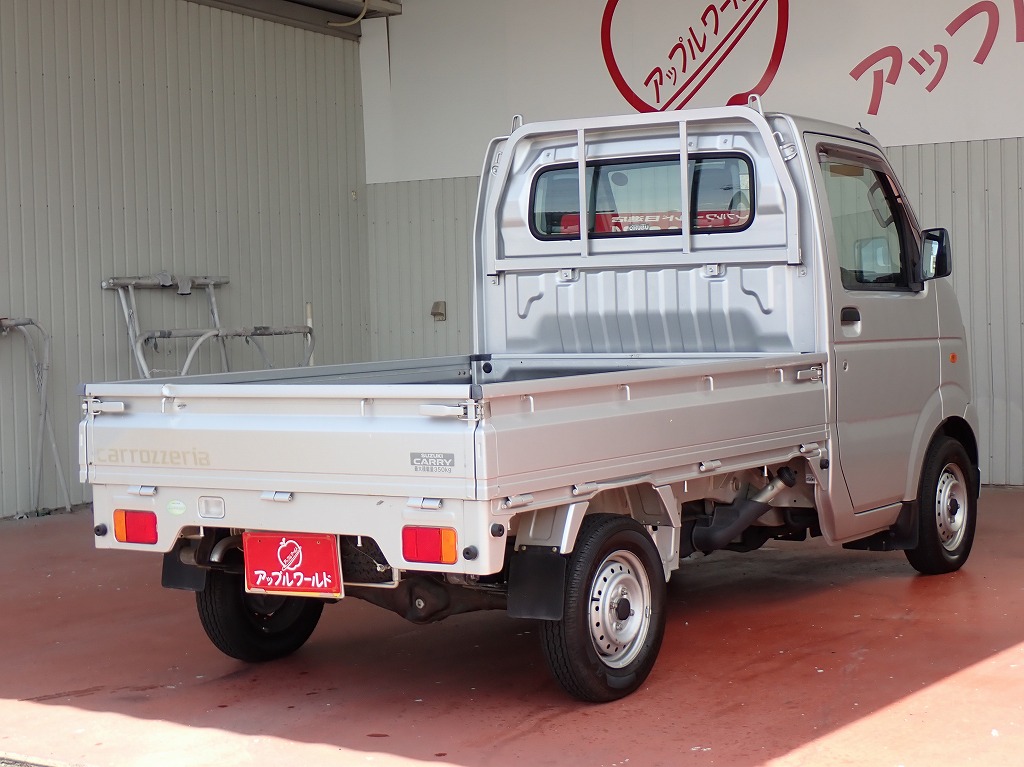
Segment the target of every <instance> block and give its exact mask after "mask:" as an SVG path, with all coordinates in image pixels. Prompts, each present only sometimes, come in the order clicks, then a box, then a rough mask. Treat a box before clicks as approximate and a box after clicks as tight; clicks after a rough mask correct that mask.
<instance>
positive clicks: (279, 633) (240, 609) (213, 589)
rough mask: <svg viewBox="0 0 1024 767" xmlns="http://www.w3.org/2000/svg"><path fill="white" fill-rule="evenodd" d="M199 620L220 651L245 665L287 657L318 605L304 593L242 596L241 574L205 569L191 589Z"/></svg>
mask: <svg viewBox="0 0 1024 767" xmlns="http://www.w3.org/2000/svg"><path fill="white" fill-rule="evenodd" d="M196 607H197V608H198V610H199V620H200V621H201V622H202V624H203V629H205V631H206V635H207V636H208V637H210V641H211V642H213V643H214V645H216V647H217V649H218V650H220V651H221V652H222V653H224V654H225V655H229V656H230V657H232V658H237V659H238V660H244V661H247V662H249V663H259V662H261V661H268V660H275V659H277V658H283V657H284V656H286V655H291V654H292V653H293V652H295V651H296V650H298V649H299V648H300V647H302V645H303V644H305V642H306V640H307V639H309V637H310V635H311V634H312V633H313V629H315V628H316V624H317V622H318V621H319V620H320V613H321V612H323V609H324V603H323V602H322V601H321V600H319V599H308V598H306V597H282V596H269V595H263V594H248V593H246V591H245V584H244V582H243V580H242V576H241V575H239V574H237V573H227V572H224V571H222V570H211V571H210V572H209V573H208V574H207V577H206V588H204V589H203V590H202V591H198V592H196Z"/></svg>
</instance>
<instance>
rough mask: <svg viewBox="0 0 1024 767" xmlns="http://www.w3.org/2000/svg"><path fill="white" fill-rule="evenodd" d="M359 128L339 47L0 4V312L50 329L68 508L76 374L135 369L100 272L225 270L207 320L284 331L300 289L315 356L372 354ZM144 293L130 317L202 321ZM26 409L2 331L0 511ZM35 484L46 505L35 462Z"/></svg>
mask: <svg viewBox="0 0 1024 767" xmlns="http://www.w3.org/2000/svg"><path fill="white" fill-rule="evenodd" d="M362 137H363V123H362V109H361V96H360V77H359V59H358V44H357V43H355V42H351V41H346V40H341V39H338V38H335V37H327V36H324V35H319V34H315V33H312V32H307V31H301V30H298V29H295V28H292V27H285V26H280V25H276V24H272V23H269V22H265V21H261V20H257V19H253V18H249V17H245V16H241V15H237V14H233V13H229V12H225V11H220V10H216V9H212V8H209V7H205V6H199V5H195V4H193V3H189V2H184V1H183V0H0V316H6V317H22V316H26V317H32V318H35V319H36V320H37V321H38V322H39V323H40V324H41V325H43V326H44V327H45V328H46V329H47V330H49V331H50V332H51V333H52V335H53V338H54V342H53V349H54V358H53V363H52V369H51V371H50V397H49V401H50V408H51V412H52V414H53V420H54V424H55V427H56V436H57V440H58V442H59V445H60V448H61V458H62V461H63V463H64V470H65V474H66V475H67V476H68V482H69V484H70V486H71V490H72V493H73V501H75V502H79V501H81V500H83V498H84V490H83V488H82V487H81V486H80V485H79V484H78V482H77V451H76V449H75V446H76V439H77V437H76V431H75V428H76V424H77V420H78V413H79V410H78V408H79V402H78V399H77V396H76V390H77V386H78V384H79V383H80V382H82V381H89V380H100V379H112V378H128V377H131V376H132V375H134V374H135V371H134V369H133V367H132V365H131V361H130V357H129V354H128V347H127V341H126V337H125V323H124V319H123V316H122V314H121V310H120V308H119V306H118V304H117V298H116V295H115V294H114V293H111V292H107V291H102V290H101V289H100V282H101V280H102V279H104V278H106V277H110V276H114V275H118V276H123V275H137V274H151V273H155V272H158V271H160V270H167V271H169V272H170V273H172V274H176V275H178V274H209V275H224V276H227V277H229V278H230V280H231V283H230V284H229V285H228V286H226V287H225V288H223V289H222V292H221V293H220V296H219V304H220V311H221V317H222V322H223V324H224V325H229V326H249V325H253V324H265V325H294V324H301V323H302V321H303V317H304V304H305V302H307V301H310V302H312V304H313V312H314V327H315V329H316V332H317V351H316V357H317V361H318V362H341V361H350V360H360V359H366V358H367V357H368V356H369V344H368V343H367V339H368V333H367V329H368V324H367V323H368V315H367V308H368V302H367V301H366V298H365V286H366V285H367V284H368V282H369V271H368V262H367V253H368V248H367V245H366V195H365V188H366V187H365V174H364V167H365V161H364V156H363V141H362ZM141 299H145V303H144V304H142V305H141V306H140V315H143V317H142V322H143V326H144V327H149V328H160V327H171V326H181V325H197V324H198V325H200V326H206V325H208V322H209V320H208V317H207V314H206V307H205V303H204V302H203V298H202V296H201V295H200V294H198V293H197V294H196V295H193V296H192V297H190V298H180V297H176V296H174V295H173V291H162V292H160V293H159V294H158V295H152V294H147V295H145V296H141V297H140V300H141ZM271 346H272V352H273V354H274V356H275V361H276V362H277V363H278V364H282V363H285V364H286V363H288V362H290V361H292V360H297V359H299V358H300V357H299V345H298V343H297V342H296V341H295V340H294V339H288V340H284V341H281V342H280V343H278V344H272V345H271ZM162 348H168V347H162ZM232 349H233V354H232V361H233V363H234V364H235V365H236V366H237V367H243V366H252V365H253V363H254V360H253V359H252V353H251V350H249V349H247V348H246V347H245V346H244V344H242V343H241V342H234V344H233V346H232ZM161 353H162V352H161ZM214 360H215V357H214V356H213V355H210V354H208V355H204V358H203V359H202V360H201V367H200V369H202V368H203V366H206V367H210V366H211V365H213V364H214V362H213V361H214ZM172 362H173V360H172ZM36 413H37V405H36V401H35V398H34V386H33V384H32V376H31V373H30V371H29V366H28V364H27V359H26V354H25V344H24V343H23V342H22V339H21V338H19V337H17V336H16V335H15V334H10V335H9V336H8V337H5V338H4V337H0V515H12V514H16V513H19V512H24V511H30V510H31V509H29V508H28V506H29V503H30V497H31V481H30V476H31V467H30V465H29V464H30V453H31V452H32V451H31V450H30V444H31V443H32V442H33V440H34V439H35V430H36ZM42 488H43V489H42V494H41V498H40V505H41V506H42V507H53V506H57V505H59V504H61V503H62V498H61V497H60V493H59V491H58V484H57V482H56V474H55V471H54V467H53V461H52V460H51V459H49V457H48V453H47V454H44V461H43V481H42Z"/></svg>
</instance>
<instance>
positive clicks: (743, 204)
mask: <svg viewBox="0 0 1024 767" xmlns="http://www.w3.org/2000/svg"><path fill="white" fill-rule="evenodd" d="M586 173H587V178H586V182H587V183H586V195H587V206H586V210H587V219H588V220H587V234H588V237H623V236H637V235H659V234H680V233H681V232H682V222H683V218H682V215H683V214H682V207H683V206H682V194H681V192H680V189H681V183H682V177H681V174H680V172H679V158H678V156H676V157H658V158H645V159H630V160H611V161H600V162H594V163H591V164H588V165H587V169H586ZM687 177H688V179H689V187H690V188H689V192H690V194H689V198H690V204H689V209H690V210H689V219H690V231H691V232H693V233H695V234H707V233H715V232H738V231H742V230H743V229H746V228H747V227H748V226H750V224H751V221H752V219H753V203H754V199H753V194H754V191H753V190H754V179H753V170H752V166H751V163H750V160H749V159H748V158H747V157H745V156H743V155H736V154H729V155H700V156H691V157H690V158H689V161H688V163H687ZM530 228H531V230H532V232H533V234H534V236H535V237H537V238H539V239H542V240H561V239H568V240H571V239H579V237H580V188H579V166H578V165H575V164H573V165H560V166H552V167H550V168H547V169H545V170H543V171H541V172H540V173H539V174H537V176H536V178H535V179H534V183H533V189H532V193H531V195H530Z"/></svg>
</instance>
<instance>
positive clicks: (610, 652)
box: [541, 514, 666, 703]
mask: <svg viewBox="0 0 1024 767" xmlns="http://www.w3.org/2000/svg"><path fill="white" fill-rule="evenodd" d="M665 593H666V588H665V571H664V569H663V567H662V563H661V557H660V555H659V554H658V549H657V548H656V547H655V546H654V542H653V541H652V540H651V537H650V536H649V535H648V534H647V531H646V530H645V529H644V528H643V527H642V526H641V525H640V524H639V523H637V522H636V521H634V520H633V519H631V518H629V517H623V516H619V515H615V514H595V515H593V516H589V517H586V518H584V520H583V524H582V526H581V527H580V532H579V536H578V537H577V539H576V546H575V548H574V550H573V553H572V555H571V557H570V559H569V567H568V572H567V574H566V591H565V604H564V606H563V611H562V618H561V620H558V621H543V622H542V623H541V638H542V640H543V648H544V654H545V657H546V658H547V661H548V665H549V666H550V668H551V671H552V673H553V674H554V676H555V678H556V679H557V680H558V682H559V684H561V685H562V687H563V688H564V689H565V691H566V692H568V693H569V694H570V695H573V696H575V697H577V698H579V699H580V700H585V701H590V702H595V703H601V702H606V701H611V700H617V699H619V698H622V697H624V696H626V695H628V694H629V693H631V692H633V691H634V690H636V689H637V688H638V687H639V686H640V685H641V684H643V682H644V680H645V679H646V678H647V675H648V674H649V673H650V672H651V668H652V667H653V666H654V661H655V659H656V658H657V655H658V649H659V648H660V647H661V638H662V635H663V634H664V631H665Z"/></svg>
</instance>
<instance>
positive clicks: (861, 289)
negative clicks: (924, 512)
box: [808, 136, 939, 512]
mask: <svg viewBox="0 0 1024 767" xmlns="http://www.w3.org/2000/svg"><path fill="white" fill-rule="evenodd" d="M808 148H809V149H810V150H811V151H812V153H813V154H812V157H816V158H817V163H814V164H815V165H816V167H815V177H816V184H817V187H818V198H819V203H820V205H821V210H822V219H823V224H824V229H825V247H826V251H827V263H828V265H829V280H830V284H831V294H832V307H831V310H832V341H833V344H834V347H833V348H834V357H833V367H832V369H833V371H834V381H835V397H836V399H835V411H834V412H835V417H836V431H837V434H838V440H839V444H838V448H839V450H838V453H839V455H838V457H839V464H840V469H841V471H842V473H843V477H844V478H845V481H846V485H847V488H848V489H849V492H850V497H851V499H852V501H853V509H854V511H855V512H864V511H868V510H871V509H876V508H880V507H884V506H887V505H890V504H894V503H898V502H900V501H902V500H904V496H905V495H906V494H907V488H908V485H909V486H910V487H912V488H913V487H916V484H917V480H916V477H915V478H913V479H908V473H909V472H910V470H911V469H912V468H913V467H914V454H915V449H916V450H917V451H920V450H921V449H922V448H921V446H919V445H918V444H917V443H918V442H919V441H920V440H921V439H922V437H923V438H925V439H927V435H921V434H919V433H918V432H919V429H920V423H921V413H922V411H923V410H924V409H925V405H926V403H927V402H928V400H929V399H930V398H931V397H933V396H934V394H935V391H936V390H937V388H938V378H939V348H938V311H937V303H936V299H935V290H934V287H931V288H930V287H928V285H927V284H923V283H921V282H920V281H919V280H920V278H919V276H917V275H918V273H919V269H918V268H917V264H918V262H919V259H920V232H919V229H918V226H917V222H916V221H915V220H914V218H913V214H912V213H911V212H910V210H909V209H908V208H907V207H906V206H905V205H904V202H903V194H902V192H901V190H900V188H899V185H898V183H897V182H896V180H895V177H894V175H893V173H892V171H891V169H890V168H889V166H888V164H887V163H886V162H885V160H884V159H883V158H882V157H881V156H880V155H879V154H877V153H876V152H875V151H874V150H873V149H871V148H869V147H867V146H865V145H858V144H856V143H854V142H844V141H840V140H838V139H833V138H831V137H824V136H818V137H814V136H812V137H810V138H809V139H808Z"/></svg>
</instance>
